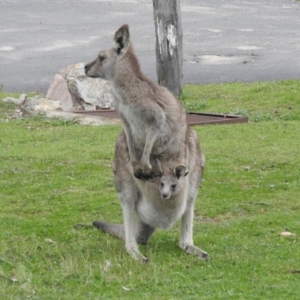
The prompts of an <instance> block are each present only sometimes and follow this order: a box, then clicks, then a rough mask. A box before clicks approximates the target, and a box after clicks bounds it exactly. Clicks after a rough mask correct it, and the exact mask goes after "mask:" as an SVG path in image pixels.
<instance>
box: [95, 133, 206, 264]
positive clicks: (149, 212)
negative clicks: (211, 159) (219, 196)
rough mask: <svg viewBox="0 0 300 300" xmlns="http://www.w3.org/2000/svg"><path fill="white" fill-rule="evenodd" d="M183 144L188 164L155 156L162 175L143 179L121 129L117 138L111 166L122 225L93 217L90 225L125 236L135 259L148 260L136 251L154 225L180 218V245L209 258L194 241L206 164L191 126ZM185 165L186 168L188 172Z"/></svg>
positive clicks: (127, 246)
mask: <svg viewBox="0 0 300 300" xmlns="http://www.w3.org/2000/svg"><path fill="white" fill-rule="evenodd" d="M185 147H186V150H187V151H186V156H187V157H186V161H187V168H186V167H185V166H182V165H179V166H177V165H176V166H175V167H172V166H170V164H172V163H173V161H163V162H162V163H160V162H159V160H156V167H157V168H158V169H160V171H161V173H162V176H161V177H156V178H154V179H153V180H147V181H144V180H139V179H137V178H136V177H135V176H134V174H133V169H132V165H131V163H130V155H129V147H128V144H127V141H126V136H125V134H124V132H123V133H121V134H120V136H119V137H118V139H117V142H116V147H115V158H114V163H113V169H114V178H115V186H116V189H117V192H118V194H119V197H120V200H121V206H122V210H123V218H124V225H122V224H111V223H108V222H105V221H94V222H93V225H94V226H96V227H97V228H98V229H101V230H102V231H103V232H105V233H109V234H112V235H114V236H116V237H118V238H120V239H123V240H125V246H126V249H127V251H128V253H129V254H130V255H131V256H132V257H133V258H134V259H138V260H141V261H142V262H147V261H148V259H147V258H146V257H145V256H144V255H142V254H141V253H140V252H139V249H138V244H146V243H147V242H148V241H149V239H150V237H151V236H152V234H153V233H154V231H155V228H162V229H169V228H170V227H171V226H172V225H173V224H174V223H175V221H177V220H178V219H179V218H181V237H180V242H179V247H180V248H182V249H184V250H185V251H186V252H187V253H190V254H195V255H198V256H199V257H201V258H204V259H206V260H208V259H209V257H208V255H207V253H206V252H205V251H203V250H201V249H200V248H198V247H196V246H194V242H193V212H194V203H195V200H196V198H197V194H198V188H199V185H200V182H201V179H202V173H203V169H204V164H205V159H204V155H203V154H202V152H201V150H200V147H199V140H198V136H197V134H196V132H195V131H194V130H190V129H188V132H187V137H186V140H185ZM151 163H152V164H153V165H155V160H154V159H151ZM186 169H188V170H189V174H188V176H187V171H186ZM136 216H137V218H135V217H136Z"/></svg>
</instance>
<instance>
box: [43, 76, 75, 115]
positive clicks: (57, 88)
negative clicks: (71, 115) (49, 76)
mask: <svg viewBox="0 0 300 300" xmlns="http://www.w3.org/2000/svg"><path fill="white" fill-rule="evenodd" d="M46 100H51V101H59V102H60V104H61V107H62V109H63V110H64V111H70V110H73V109H74V107H75V103H73V101H72V97H71V94H70V93H69V90H68V85H67V83H66V81H65V79H64V78H63V77H62V76H61V75H60V74H56V75H55V77H54V80H53V82H52V84H51V85H50V87H49V89H48V92H47V95H46Z"/></svg>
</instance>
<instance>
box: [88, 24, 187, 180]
mask: <svg viewBox="0 0 300 300" xmlns="http://www.w3.org/2000/svg"><path fill="white" fill-rule="evenodd" d="M114 42H115V46H114V47H113V48H111V49H109V50H104V51H101V52H100V53H99V55H98V57H97V58H96V59H95V60H94V61H93V62H91V63H89V64H87V65H86V66H85V73H86V75H87V76H90V77H100V78H104V79H107V80H109V81H110V82H111V83H112V87H113V91H114V94H115V99H114V107H115V109H116V111H117V112H118V114H119V116H120V118H121V120H122V122H123V128H124V132H125V135H126V139H127V144H128V150H129V154H130V161H131V164H132V167H133V173H134V175H135V177H137V178H140V179H149V178H153V177H155V176H157V175H160V174H159V172H158V170H157V169H155V168H152V165H151V163H150V155H151V154H152V155H155V156H156V157H157V158H158V159H161V160H173V162H174V165H185V153H184V152H185V147H184V145H185V137H186V132H187V121H186V113H185V110H184V108H183V106H182V104H181V103H180V102H179V101H178V100H177V99H176V98H175V97H174V96H173V95H172V93H171V92H169V91H168V90H167V89H166V88H165V87H162V86H160V85H158V84H157V83H155V82H153V81H151V80H150V79H149V78H147V77H146V76H145V75H143V73H142V72H141V69H140V66H139V62H138V60H137V57H136V56H135V53H134V51H133V47H132V44H131V41H130V36H129V28H128V25H123V26H121V27H120V28H119V30H117V32H116V33H115V35H114ZM138 156H139V159H138Z"/></svg>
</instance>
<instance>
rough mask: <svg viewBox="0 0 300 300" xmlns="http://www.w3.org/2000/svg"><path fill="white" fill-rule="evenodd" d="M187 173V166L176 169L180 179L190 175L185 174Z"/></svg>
mask: <svg viewBox="0 0 300 300" xmlns="http://www.w3.org/2000/svg"><path fill="white" fill-rule="evenodd" d="M185 171H186V167H185V166H177V167H176V168H175V174H176V177H177V178H178V179H179V178H180V177H183V176H186V175H187V174H188V172H185Z"/></svg>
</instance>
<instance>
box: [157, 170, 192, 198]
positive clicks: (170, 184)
mask: <svg viewBox="0 0 300 300" xmlns="http://www.w3.org/2000/svg"><path fill="white" fill-rule="evenodd" d="M187 174H188V172H187V171H186V167H185V166H177V167H176V168H175V169H174V170H170V172H168V173H167V174H164V175H162V177H161V179H160V184H159V191H160V196H161V198H162V199H170V197H171V196H173V195H176V194H177V192H178V190H179V189H180V181H181V179H182V177H184V176H186V175H187Z"/></svg>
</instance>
